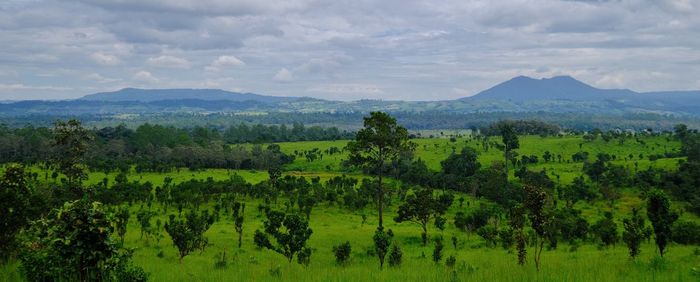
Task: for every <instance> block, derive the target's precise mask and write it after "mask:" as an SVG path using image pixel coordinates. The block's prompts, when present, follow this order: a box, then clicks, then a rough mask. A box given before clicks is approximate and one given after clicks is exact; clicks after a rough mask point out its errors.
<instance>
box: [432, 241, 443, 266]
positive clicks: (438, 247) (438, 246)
mask: <svg viewBox="0 0 700 282" xmlns="http://www.w3.org/2000/svg"><path fill="white" fill-rule="evenodd" d="M442 249H443V246H442V237H437V238H436V239H435V248H434V249H433V262H435V263H440V260H442Z"/></svg>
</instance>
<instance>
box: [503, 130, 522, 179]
mask: <svg viewBox="0 0 700 282" xmlns="http://www.w3.org/2000/svg"><path fill="white" fill-rule="evenodd" d="M498 130H499V131H500V133H501V142H503V156H504V158H505V173H506V179H508V161H510V159H511V158H512V152H513V150H515V149H518V148H520V141H519V140H518V134H517V132H515V129H514V128H513V125H511V124H510V123H507V122H503V123H500V124H499V125H498Z"/></svg>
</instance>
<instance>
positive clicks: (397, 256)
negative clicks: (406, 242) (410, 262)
mask: <svg viewBox="0 0 700 282" xmlns="http://www.w3.org/2000/svg"><path fill="white" fill-rule="evenodd" d="M402 257H403V252H401V247H399V245H397V244H393V245H391V251H390V252H389V266H391V267H399V266H401V258H402Z"/></svg>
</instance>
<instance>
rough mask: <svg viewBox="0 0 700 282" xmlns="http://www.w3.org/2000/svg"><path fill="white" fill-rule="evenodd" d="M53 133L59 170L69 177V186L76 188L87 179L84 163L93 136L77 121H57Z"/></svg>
mask: <svg viewBox="0 0 700 282" xmlns="http://www.w3.org/2000/svg"><path fill="white" fill-rule="evenodd" d="M53 133H54V143H53V145H54V148H55V151H56V157H55V162H56V164H57V167H58V170H59V171H60V172H62V173H63V174H65V175H66V176H67V177H68V184H69V185H70V186H71V187H72V188H75V187H76V186H78V185H79V184H80V182H81V181H82V180H84V179H85V178H86V177H87V174H86V173H85V165H84V164H83V163H84V157H85V154H86V153H87V149H88V142H90V141H91V140H92V136H91V135H90V132H89V131H88V130H87V129H85V128H84V127H83V125H82V124H81V123H80V121H79V120H76V119H71V120H69V121H67V122H65V121H60V120H59V121H56V123H55V124H54V129H53Z"/></svg>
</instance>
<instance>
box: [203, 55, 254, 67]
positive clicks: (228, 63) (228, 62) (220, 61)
mask: <svg viewBox="0 0 700 282" xmlns="http://www.w3.org/2000/svg"><path fill="white" fill-rule="evenodd" d="M241 66H245V63H244V62H243V61H241V60H240V59H238V58H236V56H219V57H218V58H216V60H214V61H213V62H212V63H211V64H210V65H209V66H207V67H206V70H208V71H219V70H221V69H224V68H229V67H241Z"/></svg>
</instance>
